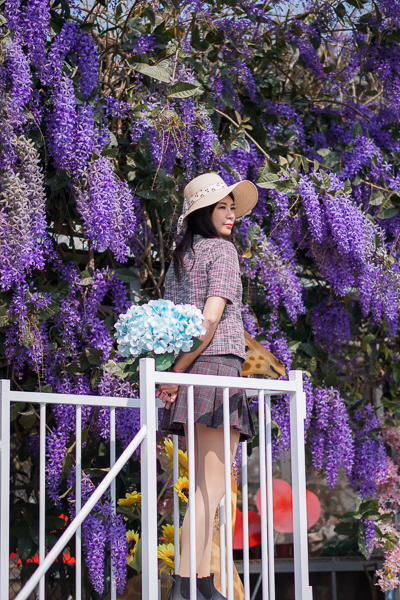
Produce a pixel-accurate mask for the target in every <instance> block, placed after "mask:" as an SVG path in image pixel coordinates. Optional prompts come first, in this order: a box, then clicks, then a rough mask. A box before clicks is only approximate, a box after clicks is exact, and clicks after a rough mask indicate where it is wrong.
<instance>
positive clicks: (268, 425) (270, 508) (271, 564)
mask: <svg viewBox="0 0 400 600" xmlns="http://www.w3.org/2000/svg"><path fill="white" fill-rule="evenodd" d="M265 429H266V446H267V448H266V460H267V515H268V569H269V579H268V583H269V597H270V600H275V558H274V552H275V549H274V499H273V489H272V419H271V396H270V395H269V394H268V395H267V396H266V398H265Z"/></svg>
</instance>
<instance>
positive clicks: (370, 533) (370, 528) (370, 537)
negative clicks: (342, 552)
mask: <svg viewBox="0 0 400 600" xmlns="http://www.w3.org/2000/svg"><path fill="white" fill-rule="evenodd" d="M362 524H363V525H364V535H365V558H366V559H367V560H369V559H370V557H371V554H372V551H373V549H374V547H375V523H374V521H369V520H368V519H362Z"/></svg>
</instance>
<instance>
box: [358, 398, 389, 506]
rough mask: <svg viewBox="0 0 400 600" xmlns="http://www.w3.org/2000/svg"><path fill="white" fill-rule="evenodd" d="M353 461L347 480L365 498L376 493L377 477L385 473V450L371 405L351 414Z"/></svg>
mask: <svg viewBox="0 0 400 600" xmlns="http://www.w3.org/2000/svg"><path fill="white" fill-rule="evenodd" d="M353 434H354V462H353V469H352V471H351V474H350V477H349V482H350V485H351V486H352V487H353V488H354V489H355V490H356V491H357V492H358V493H359V494H360V496H361V497H362V498H363V499H365V498H367V497H368V496H374V495H375V494H376V490H377V486H378V482H379V478H384V477H385V474H386V473H387V460H386V452H385V447H384V444H383V439H382V434H381V433H380V431H379V421H378V418H377V416H376V414H375V411H374V409H373V407H372V406H371V405H365V406H362V407H361V408H359V409H357V410H356V411H355V412H354V415H353Z"/></svg>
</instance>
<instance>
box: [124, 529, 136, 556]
mask: <svg viewBox="0 0 400 600" xmlns="http://www.w3.org/2000/svg"><path fill="white" fill-rule="evenodd" d="M126 539H127V540H128V542H129V544H128V559H127V562H128V565H130V564H131V562H133V558H134V556H135V553H136V548H137V543H138V541H139V533H138V532H136V531H133V529H131V530H130V531H127V532H126Z"/></svg>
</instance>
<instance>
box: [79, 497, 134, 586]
mask: <svg viewBox="0 0 400 600" xmlns="http://www.w3.org/2000/svg"><path fill="white" fill-rule="evenodd" d="M82 529H83V540H84V541H83V549H84V553H85V560H86V564H87V566H88V570H89V577H90V581H91V582H92V585H93V587H94V589H95V591H96V592H97V593H98V594H102V593H103V592H104V565H105V560H106V553H107V550H109V551H110V552H111V556H112V569H113V574H114V576H115V580H116V587H117V592H119V593H122V592H123V591H124V588H125V581H126V571H127V557H128V540H127V539H126V527H125V525H124V522H123V518H122V515H116V514H114V511H113V507H112V504H111V503H110V502H109V501H103V503H102V504H101V505H97V507H96V510H93V511H92V513H91V514H90V515H89V516H88V517H87V518H86V519H85V521H84V522H83V526H82Z"/></svg>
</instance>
